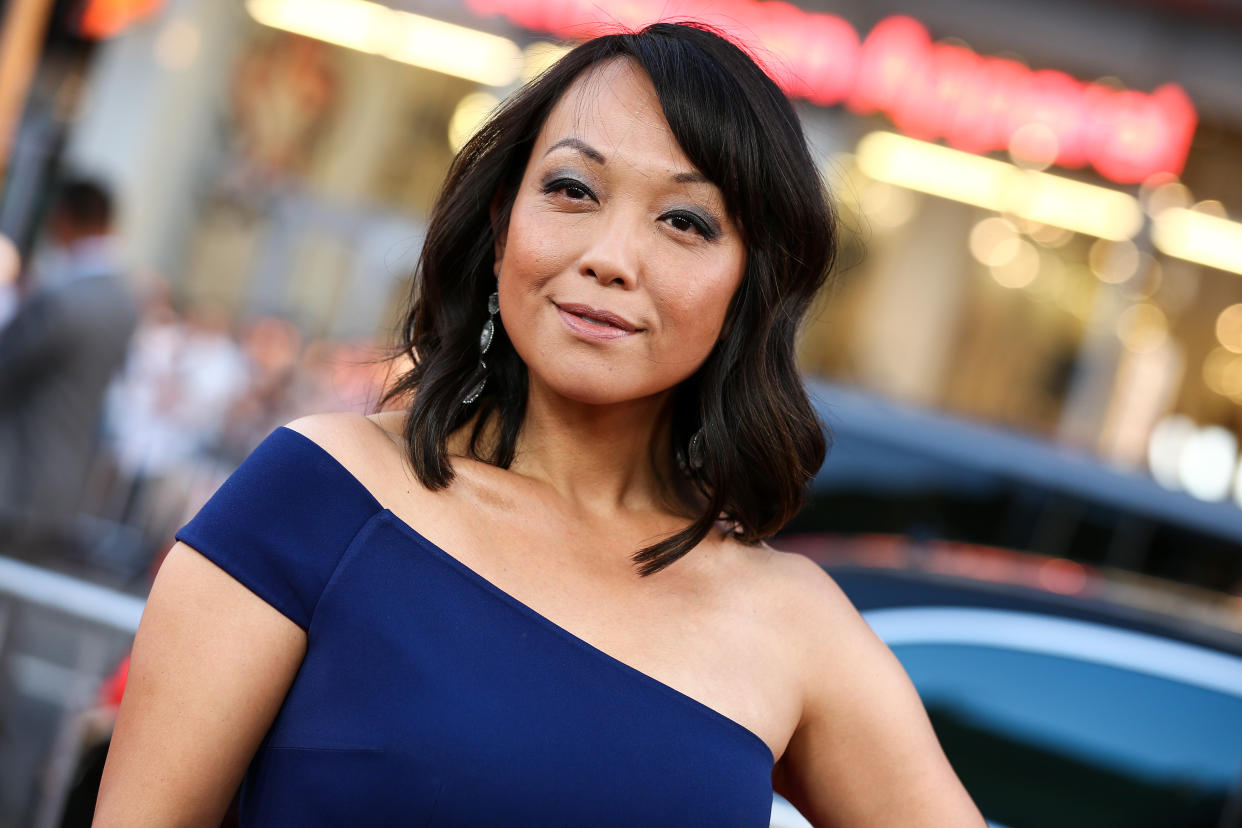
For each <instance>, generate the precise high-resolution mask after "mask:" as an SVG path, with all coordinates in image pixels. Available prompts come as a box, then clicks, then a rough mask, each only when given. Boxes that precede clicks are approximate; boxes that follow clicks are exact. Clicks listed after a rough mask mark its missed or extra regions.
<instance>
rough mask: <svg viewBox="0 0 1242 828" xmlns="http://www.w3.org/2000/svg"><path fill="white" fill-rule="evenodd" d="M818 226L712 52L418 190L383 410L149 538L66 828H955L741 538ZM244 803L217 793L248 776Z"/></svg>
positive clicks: (324, 433)
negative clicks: (420, 245)
mask: <svg viewBox="0 0 1242 828" xmlns="http://www.w3.org/2000/svg"><path fill="white" fill-rule="evenodd" d="M834 246H835V236H834V229H833V222H832V215H831V213H830V212H829V210H828V208H827V206H826V203H825V201H824V198H823V195H822V192H821V190H820V186H819V178H818V175H817V173H816V169H815V167H814V164H813V163H812V161H811V158H810V156H809V154H808V152H807V149H806V145H805V141H804V138H803V136H802V133H801V130H800V127H799V126H798V123H797V119H796V117H795V115H794V113H793V111H792V108H791V107H790V106H789V104H788V102H787V101H786V100H785V99H784V97H783V96H782V95H781V94H780V92H779V90H778V89H777V88H776V87H775V86H774V85H773V84H772V82H771V81H770V80H769V79H768V78H767V77H766V76H765V75H764V74H763V72H762V71H761V70H760V69H759V68H758V67H757V66H755V64H754V63H753V62H752V61H751V60H750V59H749V58H748V57H746V55H745V54H744V53H743V52H741V51H740V50H739V49H737V48H736V47H734V46H733V45H732V44H730V43H729V42H728V41H726V40H724V39H723V38H720V37H719V36H717V35H715V34H713V33H711V32H709V31H706V30H703V29H700V28H696V27H694V26H686V25H670V24H659V25H654V26H651V27H649V28H647V29H645V30H643V31H642V32H640V33H638V34H628V35H616V36H609V37H604V38H599V39H597V40H592V41H589V42H587V43H585V44H583V45H581V46H579V47H578V48H577V49H575V50H574V51H572V52H571V53H570V54H569V55H568V56H566V57H565V58H564V59H563V60H562V61H561V62H559V63H558V64H557V65H556V66H554V67H553V68H552V69H550V70H549V71H548V72H546V73H545V74H544V75H543V76H541V77H540V78H539V79H537V80H536V81H534V82H533V83H532V84H531V85H530V86H528V87H527V88H525V89H524V90H522V91H521V92H520V93H519V94H517V95H516V96H515V97H514V98H513V99H511V101H510V102H509V103H508V104H507V105H506V106H504V107H503V108H502V109H501V110H500V111H499V112H498V113H497V114H496V115H495V116H494V117H493V118H492V119H491V120H490V122H489V123H488V124H487V125H486V126H484V127H483V128H482V129H481V131H480V132H479V133H478V134H477V135H476V136H475V137H474V139H473V140H472V141H471V142H470V143H469V144H468V145H467V146H466V148H465V149H464V150H463V151H462V153H461V154H460V155H459V157H458V158H457V160H456V161H455V162H454V165H453V168H452V170H451V171H450V174H449V177H448V181H447V182H446V185H445V188H444V192H443V194H442V195H441V197H440V200H439V202H438V204H437V207H436V210H435V212H434V215H433V217H432V221H431V224H430V228H429V231H428V236H427V239H426V243H425V246H424V251H423V255H422V259H421V261H420V268H419V274H418V275H419V278H418V279H417V280H416V285H415V293H414V299H413V304H412V310H411V313H410V316H409V319H408V321H407V325H406V327H405V336H404V349H405V351H406V353H407V354H408V355H409V356H410V357H411V359H412V361H413V368H412V370H411V371H410V372H409V374H408V375H406V376H405V377H404V378H403V379H402V381H401V382H400V383H399V385H398V387H397V388H396V390H395V391H394V393H395V394H397V395H404V396H403V397H402V398H403V399H407V400H408V409H407V410H405V411H401V412H397V413H392V414H380V415H374V416H371V417H355V416H351V415H330V416H314V417H310V418H306V419H303V420H299V421H297V422H295V423H293V424H291V425H290V427H289V428H287V429H281V430H278V431H277V432H276V433H275V434H273V435H272V436H271V437H270V438H269V439H268V440H267V441H266V442H265V443H264V445H263V446H261V447H260V448H259V449H258V450H257V451H256V452H255V453H254V455H252V456H251V457H250V458H249V459H248V460H247V461H246V463H245V464H244V465H243V466H242V468H241V469H240V470H239V471H238V472H237V473H236V474H235V475H234V476H233V478H232V479H231V480H230V481H229V482H228V483H226V484H225V486H224V487H223V488H222V489H221V491H220V492H219V493H218V494H217V495H216V496H215V497H214V498H213V500H212V501H211V503H209V504H208V505H207V506H206V507H205V508H204V509H203V511H202V512H201V513H200V514H199V516H198V517H196V518H195V520H194V521H192V522H191V523H190V524H189V525H188V526H187V527H185V528H184V529H183V530H182V531H181V533H179V535H178V538H179V540H180V543H179V544H178V545H177V546H176V547H175V548H174V549H173V551H172V552H171V553H170V555H169V558H168V560H167V562H166V563H165V564H164V566H163V568H162V569H161V571H160V574H159V576H158V578H157V579H156V583H155V585H154V587H153V589H152V592H151V597H150V600H149V602H148V604H147V610H146V613H145V615H144V617H143V621H142V626H141V627H140V629H139V631H138V635H137V638H136V640H135V645H134V653H133V661H132V665H131V673H130V676H131V677H130V686H129V688H128V690H127V693H126V697H125V701H124V703H123V705H122V708H121V711H120V714H119V719H118V722H117V728H116V734H115V737H114V741H113V747H112V753H111V755H110V757H109V759H108V765H107V769H106V771H105V775H104V781H103V786H102V789H101V793H100V797H99V805H98V815H97V824H99V825H126V826H131V825H147V824H150V825H166V824H178V825H180V824H186V825H198V824H203V825H208V824H211V823H213V822H214V821H216V820H218V819H219V817H220V815H221V814H222V813H223V812H224V809H225V807H226V806H227V804H228V802H229V798H230V797H231V795H232V794H233V792H234V790H235V789H236V787H237V785H238V783H239V782H241V781H242V779H243V775H244V776H245V784H244V787H243V789H242V821H243V823H250V824H255V825H276V824H289V825H309V824H342V825H370V824H375V825H384V824H403V825H404V824H427V825H441V824H454V825H457V824H461V825H468V824H469V825H486V824H509V825H766V824H767V820H768V813H769V808H770V799H771V790H772V788H773V787H775V789H776V790H778V791H780V792H781V793H782V794H784V795H785V796H787V797H788V798H789V799H790V800H791V801H793V803H794V804H795V805H797V807H798V808H799V809H800V810H801V811H802V812H803V813H804V814H806V815H807V817H808V818H809V819H810V820H811V821H812V822H814V823H816V824H818V825H834V826H835V825H843V826H844V825H850V826H854V825H858V826H864V825H866V826H872V825H900V826H917V825H927V826H937V828H940V826H947V825H954V826H958V825H980V824H981V823H982V820H981V818H980V817H979V814H978V812H977V811H976V810H975V808H974V805H973V804H972V803H971V801H970V799H969V797H968V796H967V795H966V793H965V792H964V790H963V789H962V787H961V785H960V783H959V782H958V780H957V778H956V777H955V776H954V774H953V771H952V769H951V768H950V767H949V765H948V763H947V761H946V760H945V758H944V755H943V753H942V752H941V750H940V747H939V745H938V744H937V742H936V738H935V736H934V734H933V732H932V729H931V727H930V725H929V723H928V721H927V717H926V715H925V713H924V712H923V709H922V707H921V705H920V703H919V700H918V697H917V695H916V694H915V692H914V690H913V689H912V687H911V685H910V683H909V681H908V680H907V679H906V677H905V675H904V673H903V672H902V670H901V668H900V666H899V664H898V663H897V662H896V660H895V659H894V658H893V656H892V654H891V653H890V652H889V651H888V650H887V649H886V648H885V647H884V646H883V644H882V643H880V642H879V641H878V640H877V639H876V638H875V636H874V635H873V634H872V633H871V632H870V630H869V629H868V627H867V626H866V624H865V623H864V622H863V621H862V619H861V618H860V617H859V615H858V614H857V612H856V611H855V610H854V609H853V608H852V607H851V606H850V604H849V602H848V601H847V600H846V599H845V598H844V597H843V595H842V594H841V592H840V591H839V590H838V589H837V587H836V586H835V585H834V584H833V582H832V581H831V580H830V579H829V578H828V576H826V575H825V574H824V573H823V572H822V571H821V570H820V569H819V568H818V567H817V566H815V565H814V564H813V563H811V562H810V561H808V560H806V559H805V558H801V557H798V556H795V555H788V554H782V553H779V552H775V551H774V550H772V549H770V548H769V547H767V546H765V545H763V544H762V543H760V542H759V541H760V539H761V538H762V537H764V536H766V535H769V534H771V533H772V532H774V531H775V530H777V529H778V528H779V527H780V526H781V525H782V524H783V523H784V522H785V521H786V520H788V518H789V517H790V516H791V515H793V514H794V512H795V510H796V509H797V507H798V504H799V500H800V497H801V492H802V488H803V486H804V485H805V483H806V481H807V480H808V479H809V478H810V477H811V475H812V474H813V473H814V471H815V470H816V468H817V467H818V465H819V463H820V462H821V461H822V459H823V454H824V440H823V436H822V434H821V432H820V429H819V426H818V424H817V422H816V420H815V418H814V415H813V413H812V410H811V408H810V406H809V404H808V402H807V399H806V397H805V395H804V392H803V391H802V388H801V385H800V384H799V382H798V379H797V375H796V372H795V369H794V364H793V337H794V333H795V330H796V328H797V324H798V321H799V320H800V318H801V317H802V315H803V313H804V311H805V310H806V308H807V305H808V303H809V301H810V300H811V298H812V297H813V295H814V294H815V292H816V291H817V289H818V288H819V287H820V285H821V283H822V281H823V279H824V277H825V274H826V272H827V270H828V267H829V265H830V263H831V259H832V255H833V251H834ZM247 769H248V770H247Z"/></svg>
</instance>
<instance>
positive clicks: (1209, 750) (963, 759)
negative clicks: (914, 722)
mask: <svg viewBox="0 0 1242 828" xmlns="http://www.w3.org/2000/svg"><path fill="white" fill-rule="evenodd" d="M783 546H784V547H785V548H788V549H793V550H796V551H799V552H802V553H804V554H808V555H810V556H811V557H813V558H815V559H816V560H818V561H819V562H820V563H821V564H823V565H824V566H825V568H826V569H827V570H828V571H829V573H830V574H831V575H832V576H833V577H834V578H835V579H836V581H837V583H839V584H840V585H841V587H842V588H843V589H844V590H845V592H846V593H847V594H848V595H849V596H850V598H851V600H852V601H853V602H854V604H855V606H857V607H858V609H859V610H860V611H861V612H862V614H863V616H864V617H865V618H866V619H867V621H868V623H869V624H870V625H871V627H872V628H873V629H874V630H875V631H876V633H877V634H879V636H880V637H881V638H882V639H884V641H885V642H886V643H887V644H888V645H889V646H890V647H891V648H892V650H893V652H894V653H895V654H896V655H897V657H898V658H899V659H900V660H901V662H902V664H903V665H904V667H905V669H906V671H907V673H908V674H909V675H910V678H911V679H912V680H913V682H914V684H915V686H916V687H917V688H918V691H919V694H920V696H921V697H922V699H923V703H924V705H925V706H926V708H927V710H928V713H929V715H930V717H931V720H932V724H933V726H934V727H935V729H936V733H937V735H938V736H939V738H940V741H941V744H942V745H943V747H944V749H945V752H946V754H947V755H948V757H949V760H950V762H951V763H952V765H953V767H954V769H955V770H956V771H957V773H958V775H959V776H960V777H961V779H962V782H963V783H964V784H965V786H966V788H967V790H969V791H970V793H971V795H972V796H973V797H974V799H975V802H976V803H977V804H978V805H979V807H980V808H981V810H982V811H983V813H984V815H985V816H986V817H987V818H988V819H989V820H990V821H991V823H992V824H993V825H996V826H1006V828H1045V826H1057V828H1076V826H1084V828H1085V826H1091V827H1092V828H1108V826H1117V828H1237V826H1242V601H1238V600H1236V599H1235V600H1233V601H1232V602H1230V601H1229V599H1227V598H1225V597H1223V596H1219V595H1214V594H1212V593H1208V592H1196V591H1193V590H1189V589H1187V588H1186V587H1177V586H1174V585H1171V584H1162V583H1160V582H1157V581H1154V580H1150V579H1148V580H1144V579H1139V578H1136V577H1134V576H1126V575H1121V576H1120V577H1119V576H1118V575H1110V574H1106V573H1104V572H1101V571H1097V570H1094V569H1091V568H1089V567H1086V566H1083V565H1081V564H1077V563H1074V562H1072V561H1067V560H1065V559H1060V558H1052V557H1046V556H1040V555H1029V554H1023V553H1018V552H1012V551H1008V550H1004V549H995V548H987V547H976V546H969V545H966V544H950V543H918V542H912V541H910V540H909V539H904V538H899V537H869V538H833V537H827V536H809V537H793V538H786V539H784V542H783ZM1190 617H1193V618H1194V619H1195V620H1193V621H1192V620H1189V618H1190ZM805 824H806V823H805V821H800V817H799V816H798V815H797V814H796V812H793V811H792V809H791V808H790V807H789V806H788V805H787V804H786V803H783V801H780V800H778V801H777V802H776V804H775V805H774V809H773V819H772V825H773V826H774V828H775V827H777V826H779V828H794V826H800V825H805Z"/></svg>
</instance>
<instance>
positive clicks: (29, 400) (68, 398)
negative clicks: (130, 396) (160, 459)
mask: <svg viewBox="0 0 1242 828" xmlns="http://www.w3.org/2000/svg"><path fill="white" fill-rule="evenodd" d="M47 232H48V234H49V236H50V240H51V242H52V248H51V255H50V256H48V257H47V259H45V260H43V261H44V262H45V267H44V268H42V269H41V271H40V272H36V273H34V274H33V276H34V283H33V287H32V288H31V290H30V292H29V294H28V295H27V296H25V297H24V298H23V299H22V301H20V303H19V304H18V306H17V308H16V309H15V311H14V312H13V316H12V318H11V319H10V320H9V323H8V325H6V326H5V327H4V328H3V329H0V522H2V523H3V524H4V525H6V530H7V531H8V532H10V533H11V535H10V536H13V535H16V534H18V533H24V532H25V531H27V530H33V531H35V532H40V531H41V530H42V529H45V528H50V529H52V530H55V529H57V528H58V527H60V526H62V525H63V524H64V522H65V521H67V520H68V519H69V518H71V517H72V516H73V515H75V514H76V513H77V511H78V508H79V505H80V500H81V497H82V494H83V490H84V486H85V478H86V475H87V470H88V468H89V467H90V464H91V461H92V458H93V453H94V450H95V448H96V437H97V434H98V431H99V423H100V415H101V412H102V407H103V402H104V393H105V391H106V389H107V387H108V383H109V381H110V380H111V379H112V376H113V374H115V373H116V371H117V370H118V369H119V368H120V367H121V365H122V363H123V361H124V359H125V354H126V347H127V345H128V342H129V338H130V335H131V334H132V332H133V330H134V326H135V324H136V322H137V318H138V311H137V308H136V306H135V303H134V300H133V298H132V296H131V295H130V292H129V289H128V287H127V284H126V278H125V272H124V270H125V269H124V267H123V266H122V264H121V260H120V256H119V250H118V242H117V237H116V236H115V235H114V233H113V201H112V197H111V195H110V194H109V192H108V190H107V189H106V188H105V187H104V186H103V185H102V184H100V183H98V182H95V181H91V180H88V179H69V180H66V181H64V182H63V183H62V184H61V186H60V187H59V189H58V191H57V194H56V196H55V197H54V199H53V202H52V206H51V209H50V212H49V215H48V220H47Z"/></svg>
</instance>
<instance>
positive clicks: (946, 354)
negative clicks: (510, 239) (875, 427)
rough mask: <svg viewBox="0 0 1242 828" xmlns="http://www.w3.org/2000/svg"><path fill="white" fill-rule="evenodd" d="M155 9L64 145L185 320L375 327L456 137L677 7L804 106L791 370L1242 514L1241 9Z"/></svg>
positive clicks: (101, 64)
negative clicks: (818, 240)
mask: <svg viewBox="0 0 1242 828" xmlns="http://www.w3.org/2000/svg"><path fill="white" fill-rule="evenodd" d="M145 5H146V6H151V8H150V9H147V10H146V16H145V17H143V16H140V17H139V18H138V19H136V20H134V21H133V22H129V23H128V25H126V26H125V27H124V29H123V31H120V32H119V33H117V34H114V35H112V36H109V37H103V36H102V35H99V37H102V39H101V40H99V42H98V44H97V46H96V47H95V48H94V49H93V52H92V55H91V58H90V61H89V65H87V66H86V67H85V68H84V70H83V74H82V78H83V83H82V92H81V94H80V96H79V97H78V100H77V105H76V113H75V117H74V120H73V124H72V128H71V129H69V130H68V132H67V135H66V138H65V146H64V149H63V161H64V163H65V164H66V165H67V166H72V167H75V168H80V169H86V170H90V171H94V172H98V173H100V174H102V175H104V176H106V177H107V178H109V179H110V180H112V181H113V182H114V183H115V184H116V186H117V188H118V190H119V191H120V195H121V196H122V200H123V202H124V203H125V204H126V208H127V209H126V215H125V230H126V237H127V238H128V239H129V242H130V244H131V250H130V253H131V255H132V257H133V259H134V261H135V263H136V264H137V266H138V269H137V273H138V277H137V278H138V279H139V281H143V280H150V281H157V280H167V282H169V283H170V284H171V285H172V286H173V289H174V293H175V295H176V296H177V297H178V301H180V302H181V303H183V304H185V305H187V306H189V305H205V306H211V307H217V308H223V309H226V310H227V311H228V312H229V314H231V315H232V316H233V317H234V318H237V319H246V318H252V317H255V316H257V315H260V314H278V315H280V316H283V317H285V318H288V319H291V320H293V321H294V322H296V323H297V324H298V325H299V326H300V327H301V328H302V330H303V332H304V333H306V334H308V335H309V336H312V337H331V338H349V337H353V338H358V337H379V338H383V337H384V336H385V334H386V331H387V330H388V328H389V326H390V324H391V322H392V320H393V318H394V313H395V310H396V308H397V306H398V304H399V297H400V296H401V294H402V293H403V291H404V289H405V285H406V280H407V278H408V275H409V273H410V271H411V269H412V266H413V263H414V260H415V258H416V256H417V252H418V247H419V243H420V238H421V228H422V222H423V221H424V220H425V217H426V215H427V212H428V210H429V208H430V205H431V203H432V202H433V200H434V198H435V195H436V190H437V187H438V185H439V182H440V180H441V179H442V177H443V174H444V172H445V170H446V168H447V165H448V163H449V161H450V159H451V157H452V153H453V151H454V141H457V142H460V140H461V137H462V135H464V134H468V132H469V130H470V128H471V125H472V124H473V123H474V122H476V121H477V118H478V117H480V115H481V114H482V113H485V112H486V111H487V110H488V109H489V108H490V107H491V106H492V105H494V103H495V102H496V101H498V100H500V99H502V98H503V97H504V96H505V95H506V94H507V93H508V92H510V91H512V90H513V89H514V88H516V86H517V85H518V84H519V83H521V82H522V80H523V78H524V77H529V76H530V75H531V74H532V73H533V72H536V71H538V69H539V68H540V67H541V66H543V65H545V64H546V61H548V60H550V59H551V58H553V57H555V56H556V55H557V54H558V53H559V49H560V48H561V46H560V45H558V44H564V43H566V42H569V41H570V40H572V39H576V38H581V37H586V36H589V35H591V34H593V33H595V32H596V31H599V30H606V29H608V28H609V27H613V26H615V25H617V24H621V25H633V24H638V23H642V22H646V21H648V20H651V19H655V18H658V17H666V18H670V19H677V18H681V17H697V18H700V19H705V20H707V21H708V22H711V23H714V24H716V25H719V26H721V27H723V28H726V29H728V30H730V31H732V32H734V33H735V34H736V35H737V36H739V37H740V38H742V39H744V40H746V41H747V42H748V43H749V44H750V45H751V46H752V48H754V50H755V52H756V54H757V55H758V56H759V57H760V58H761V59H764V60H765V61H766V62H767V64H768V66H769V68H770V70H771V71H772V73H773V74H774V76H776V77H778V79H779V80H780V81H781V82H782V84H783V85H784V86H785V88H786V89H787V91H789V92H790V93H791V94H792V95H793V96H794V97H795V98H796V99H797V100H798V106H799V108H800V110H801V112H802V114H803V117H804V119H805V122H806V124H807V126H808V129H809V131H810V133H811V137H812V140H813V143H814V145H815V148H816V151H817V152H818V153H819V154H820V156H821V157H822V160H823V163H824V170H825V176H826V178H827V180H828V182H829V184H830V186H831V187H832V188H833V190H834V194H835V195H836V197H837V198H838V200H839V203H840V206H841V212H842V217H843V219H844V225H845V228H846V234H845V236H846V241H847V244H846V249H845V251H844V253H843V257H842V265H843V266H842V268H841V270H840V272H839V275H838V277H837V280H836V282H835V283H834V285H833V287H832V288H831V290H829V291H828V292H827V293H826V294H825V296H824V297H823V301H822V303H821V305H820V307H819V309H818V311H817V318H816V320H815V321H814V323H813V324H812V325H810V326H809V329H808V330H807V332H806V336H805V340H804V343H803V348H802V358H803V364H804V367H805V368H806V370H807V371H808V372H809V373H811V374H815V375H820V376H824V377H828V378H831V379H834V380H838V381H844V382H847V383H850V384H854V385H858V386H861V387H863V388H867V389H871V390H874V391H876V392H878V393H880V394H882V395H885V396H888V397H891V398H895V399H899V400H903V401H908V402H912V403H916V404H918V405H922V406H926V407H930V408H933V409H938V410H943V411H948V412H953V413H957V414H961V415H964V416H966V417H968V418H974V419H977V420H979V421H983V422H988V423H991V424H999V425H1002V426H1006V427H1011V428H1013V429H1016V430H1020V431H1024V432H1032V433H1035V434H1038V435H1042V436H1046V437H1048V438H1050V439H1053V440H1056V441H1058V442H1060V443H1063V444H1067V445H1070V446H1075V447H1079V448H1083V449H1087V450H1089V451H1091V452H1093V453H1097V454H1099V455H1100V456H1102V457H1104V458H1106V459H1108V460H1110V461H1112V462H1115V463H1117V464H1120V465H1122V466H1125V467H1131V468H1140V469H1147V470H1149V471H1150V472H1151V473H1152V474H1153V475H1154V476H1156V478H1157V479H1158V480H1160V481H1161V482H1162V483H1165V484H1166V485H1168V486H1170V487H1174V488H1182V489H1186V490H1188V491H1190V492H1191V493H1193V494H1194V495H1195V496H1197V497H1200V498H1202V499H1207V500H1221V501H1224V500H1235V501H1237V502H1238V504H1239V505H1240V506H1242V474H1240V472H1239V463H1238V449H1237V446H1238V437H1239V435H1242V224H1239V223H1238V221H1237V219H1238V218H1239V216H1242V101H1239V99H1238V98H1237V93H1236V79H1237V78H1238V77H1242V48H1239V47H1240V46H1242V7H1239V6H1237V5H1235V4H1232V3H1217V4H1183V3H1177V2H1122V1H1121V0H1113V1H1112V2H1110V1H1109V0H1098V2H1092V3H1074V2H1068V1H1067V0H1066V1H1064V2H1051V3H1040V4H1029V3H1019V2H1001V3H995V2H992V3H983V2H970V1H968V0H938V2H932V3H926V4H919V6H918V8H917V11H915V12H911V11H910V9H909V8H907V7H902V6H900V5H898V4H889V3H874V2H871V3H863V2H861V0H848V1H845V0H843V1H842V2H822V1H821V2H804V3H801V4H799V5H797V6H794V5H790V4H786V3H780V2H757V0H728V2H713V3H706V2H698V0H682V1H681V2H665V1H664V0H659V2H657V1H656V0H624V2H622V0H617V2H611V0H600V1H599V2H594V3H590V4H586V3H577V2H568V0H566V2H547V0H539V1H538V2H536V0H467V2H464V3H455V2H448V0H422V2H413V0H408V1H405V2H395V1H394V2H390V3H387V4H384V5H381V4H377V3H370V2H365V0H297V2H294V1H293V0H249V2H247V3H244V4H242V3H237V4H234V3H218V2H212V1H211V0H167V2H165V3H163V4H158V3H157V4H145ZM910 15H913V16H910ZM450 133H452V136H451V135H450ZM1229 217H1232V219H1231V218H1229ZM1239 519H1240V520H1242V513H1240V517H1239Z"/></svg>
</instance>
